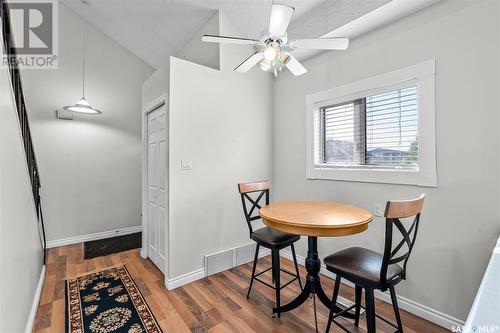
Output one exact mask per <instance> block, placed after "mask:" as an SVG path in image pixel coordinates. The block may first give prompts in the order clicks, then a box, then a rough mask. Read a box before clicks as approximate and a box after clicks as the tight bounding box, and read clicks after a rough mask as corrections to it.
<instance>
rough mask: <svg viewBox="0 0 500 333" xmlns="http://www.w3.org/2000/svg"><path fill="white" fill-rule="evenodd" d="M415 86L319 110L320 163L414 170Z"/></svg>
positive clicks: (415, 132)
mask: <svg viewBox="0 0 500 333" xmlns="http://www.w3.org/2000/svg"><path fill="white" fill-rule="evenodd" d="M417 121H418V103H417V87H416V86H415V85H413V84H412V85H410V86H409V87H407V88H401V89H395V90H394V89H391V90H389V91H387V92H384V93H378V94H376V95H370V96H367V97H363V98H358V99H355V100H353V101H348V102H344V103H341V104H336V105H329V106H325V107H322V108H321V110H320V122H321V132H320V133H319V134H320V135H321V146H322V147H321V148H322V149H321V152H322V156H321V162H320V163H321V164H326V165H339V166H346V167H347V166H366V167H371V166H375V167H380V166H383V167H386V168H389V167H392V168H404V169H411V170H418V126H417Z"/></svg>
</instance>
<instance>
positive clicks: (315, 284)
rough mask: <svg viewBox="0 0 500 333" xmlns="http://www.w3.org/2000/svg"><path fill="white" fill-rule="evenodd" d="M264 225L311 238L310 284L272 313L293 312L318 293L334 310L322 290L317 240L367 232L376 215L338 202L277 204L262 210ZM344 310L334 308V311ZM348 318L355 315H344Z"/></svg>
mask: <svg viewBox="0 0 500 333" xmlns="http://www.w3.org/2000/svg"><path fill="white" fill-rule="evenodd" d="M260 216H261V217H262V220H263V221H264V223H265V224H266V225H267V226H268V227H270V228H272V229H275V230H279V231H283V232H288V233H291V234H296V235H304V236H307V237H308V249H307V258H306V261H305V266H306V270H307V281H306V284H305V286H304V289H303V290H302V292H301V293H300V295H299V296H297V298H295V299H294V300H293V301H291V302H290V303H288V304H286V305H283V306H280V307H277V308H273V314H274V313H277V314H278V316H279V315H280V313H281V312H287V311H290V310H293V309H295V308H297V307H298V306H300V305H301V304H302V303H304V302H305V301H306V300H307V298H308V297H309V295H310V294H316V295H317V296H318V298H319V299H320V300H321V302H322V303H323V304H325V305H326V306H327V307H328V308H331V306H332V302H331V301H330V299H329V298H328V296H327V295H326V294H325V292H324V290H323V288H322V287H321V282H320V277H319V271H320V268H321V261H320V260H319V256H318V237H337V236H347V235H354V234H357V233H360V232H363V231H365V230H366V229H368V223H370V222H371V221H372V220H373V215H372V214H371V213H370V212H369V211H367V210H366V209H363V208H358V207H354V206H350V205H344V204H340V203H335V202H319V201H290V202H278V203H273V204H270V205H268V206H265V207H262V208H261V209H260ZM340 310H341V309H340V308H339V307H337V306H336V305H335V312H339V311H340ZM344 315H345V316H347V317H352V314H350V313H345V314H344Z"/></svg>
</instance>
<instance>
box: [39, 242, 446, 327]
mask: <svg viewBox="0 0 500 333" xmlns="http://www.w3.org/2000/svg"><path fill="white" fill-rule="evenodd" d="M120 264H125V265H126V267H127V269H128V270H129V272H130V274H131V275H132V278H133V279H134V281H135V282H136V284H137V286H138V287H139V289H140V290H141V292H142V293H143V295H144V296H145V298H146V301H147V303H148V304H149V306H150V308H151V310H152V311H153V313H154V315H155V317H156V319H157V320H158V323H159V324H160V326H161V328H162V329H163V331H164V332H165V333H178V332H190V331H191V332H207V331H208V332H259V333H260V332H314V315H313V303H312V300H310V299H309V300H308V301H307V302H306V303H305V304H303V305H302V306H301V307H299V308H298V309H295V310H293V311H291V312H288V313H285V314H282V316H281V318H279V319H273V318H272V317H271V312H272V310H271V309H272V307H273V302H274V291H273V290H272V289H270V288H268V287H266V286H264V285H262V284H260V283H258V282H255V283H254V286H253V288H252V293H251V296H250V299H249V300H247V299H246V293H247V288H248V283H249V279H250V276H251V265H250V264H245V265H242V266H239V267H237V268H234V269H231V270H229V271H225V272H222V273H219V274H216V275H212V276H210V277H207V278H204V279H202V280H199V281H196V282H193V283H191V284H188V285H185V286H183V287H180V288H177V289H175V290H173V291H168V290H167V289H166V288H165V286H164V280H163V275H162V273H161V272H160V271H159V270H158V269H157V268H156V266H154V265H153V264H152V263H151V261H149V260H144V259H142V258H141V257H140V255H139V250H131V251H127V252H122V253H118V254H113V255H109V256H106V257H98V258H93V259H87V260H84V259H83V249H82V244H78V245H70V246H63V247H59V248H53V249H50V251H49V257H48V264H47V273H46V277H45V284H44V287H43V291H42V296H41V301H40V305H39V307H38V313H37V317H36V321H35V332H43V333H47V332H58V333H59V332H60V333H63V332H64V314H65V313H64V302H65V298H64V280H65V279H66V278H69V277H74V276H79V275H83V274H85V273H88V272H94V271H99V270H103V269H106V268H107V267H112V266H116V265H120ZM269 265H270V259H269V258H263V259H260V260H259V266H258V268H257V269H258V270H259V269H260V270H262V269H264V268H267V267H268V266H269ZM282 266H283V267H284V268H287V269H288V270H293V268H292V267H293V266H292V264H291V262H290V261H288V260H285V259H282ZM301 269H302V271H301V273H302V277H303V279H304V276H305V271H304V270H303V267H301ZM266 278H267V279H269V281H270V280H271V278H270V275H267V276H266ZM288 278H289V276H288V275H286V274H283V276H282V278H281V280H282V281H283V280H286V279H288ZM286 281H287V280H286ZM322 281H323V284H324V285H325V287H326V290H327V293H328V295H331V292H332V286H333V281H332V280H331V279H328V278H326V277H324V278H322ZM298 292H299V287H298V284H297V283H292V284H291V285H289V286H288V287H287V288H285V289H283V290H282V297H281V301H282V304H285V303H287V302H288V301H290V300H292V299H293V298H294V297H295V296H296V295H297V294H298ZM341 295H342V296H344V297H346V298H348V299H351V300H352V299H353V291H352V289H351V288H349V287H347V286H343V288H342V290H341ZM317 306H318V325H319V331H320V332H324V330H325V326H326V319H327V316H328V311H327V308H326V307H324V306H323V305H322V304H319V302H317ZM376 307H377V313H378V314H380V315H383V316H385V317H386V318H390V319H391V320H393V318H394V316H393V312H392V307H391V306H390V305H389V304H386V303H384V302H381V301H377V303H376ZM402 319H403V324H404V325H405V332H408V333H409V332H426V333H427V332H449V331H447V330H445V329H443V328H440V327H438V326H436V325H434V324H432V323H430V322H427V321H425V320H423V319H420V318H418V317H416V316H414V315H412V314H409V313H406V312H404V311H403V312H402ZM340 321H341V322H342V323H343V324H345V325H346V326H347V327H348V328H349V329H350V330H351V331H352V332H365V327H366V326H365V322H364V318H363V316H362V320H361V323H360V327H359V328H356V327H354V325H352V323H350V321H348V320H343V319H341V320H340ZM378 331H380V332H393V331H394V329H392V327H390V326H389V325H387V324H386V323H384V322H382V321H381V320H377V332H378ZM331 332H342V330H341V329H340V328H339V327H337V326H333V327H332V329H331Z"/></svg>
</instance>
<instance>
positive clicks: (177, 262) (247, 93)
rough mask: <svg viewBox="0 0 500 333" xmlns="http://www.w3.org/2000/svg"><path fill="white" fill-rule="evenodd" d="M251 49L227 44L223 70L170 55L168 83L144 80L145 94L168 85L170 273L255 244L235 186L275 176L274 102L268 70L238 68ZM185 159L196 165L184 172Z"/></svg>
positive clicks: (224, 25) (227, 29)
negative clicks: (212, 255) (237, 70)
mask: <svg viewBox="0 0 500 333" xmlns="http://www.w3.org/2000/svg"><path fill="white" fill-rule="evenodd" d="M218 23H219V27H220V31H221V33H225V34H237V32H236V31H234V29H233V28H232V27H231V25H230V24H229V23H228V22H227V19H226V18H225V16H224V15H223V14H222V13H221V14H220V15H219V16H218ZM210 26H211V22H209V23H208V24H207V26H206V27H205V28H206V29H208V30H209V29H210ZM208 30H206V31H207V32H209V31H208ZM203 31H204V30H203V29H202V30H201V31H200V33H199V34H197V35H195V36H194V37H193V41H192V43H193V44H194V43H196V40H198V39H199V38H200V36H198V35H200V34H202V33H203ZM189 44H190V43H188V45H189ZM202 46H203V45H200V47H202ZM207 47H208V48H209V49H210V48H211V47H212V45H211V44H207ZM251 52H252V49H251V48H246V47H241V46H224V47H221V48H220V61H221V63H220V67H221V70H220V71H219V70H216V69H212V68H209V67H205V66H202V65H199V64H195V63H192V62H188V61H185V60H181V59H178V58H174V57H171V58H170V62H169V64H168V68H169V73H170V82H169V84H165V83H163V82H161V80H158V77H153V79H149V80H148V82H147V83H146V84H145V85H144V87H146V88H147V89H146V90H147V91H146V94H145V95H144V96H146V98H147V96H154V95H155V94H152V93H151V91H153V90H155V88H154V87H159V86H162V87H168V86H169V101H168V102H169V110H168V112H169V132H170V136H169V145H170V151H169V160H170V172H169V181H170V184H169V186H170V188H169V198H170V202H169V209H170V215H169V220H170V233H169V239H168V247H169V252H170V253H169V258H170V261H169V267H168V272H169V278H174V277H177V276H180V275H182V274H186V273H190V272H193V271H196V270H199V269H202V268H203V258H204V255H206V254H209V253H213V252H215V251H218V250H222V249H227V248H230V247H234V246H237V245H241V244H244V243H248V242H249V238H248V229H247V226H246V224H245V221H244V218H243V213H242V208H241V201H240V198H239V194H238V192H237V186H236V184H237V183H238V182H241V181H251V180H260V179H268V178H269V177H270V176H271V106H272V105H271V101H272V96H271V92H272V81H271V77H270V76H269V75H266V74H265V73H262V72H260V71H258V70H254V71H252V72H250V73H248V74H246V75H242V74H239V73H235V72H233V70H232V69H233V68H234V67H235V66H236V65H237V64H239V63H240V62H241V61H242V60H244V59H246V57H248V55H249V54H250V53H251ZM162 71H163V72H164V73H165V72H166V71H165V70H162ZM156 75H157V74H156V73H155V76H156ZM151 81H154V83H153V84H151ZM150 87H153V88H152V89H151V88H150ZM143 90H144V89H143ZM160 90H161V89H160ZM160 90H158V89H157V92H156V94H157V95H156V96H154V97H150V98H152V99H153V100H154V98H157V97H158V96H159V95H160V94H161V91H160ZM143 104H145V105H148V102H144V101H143ZM181 160H190V161H192V163H193V170H191V171H182V170H180V163H181Z"/></svg>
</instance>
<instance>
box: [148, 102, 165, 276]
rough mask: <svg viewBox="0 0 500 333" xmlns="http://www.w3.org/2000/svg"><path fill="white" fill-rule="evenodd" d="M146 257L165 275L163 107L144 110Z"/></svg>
mask: <svg viewBox="0 0 500 333" xmlns="http://www.w3.org/2000/svg"><path fill="white" fill-rule="evenodd" d="M147 125H148V159H147V160H148V175H147V179H148V206H147V207H148V208H147V209H148V211H147V219H148V230H147V242H148V244H147V249H148V257H149V258H150V259H151V261H153V263H154V264H155V265H156V266H157V267H158V268H159V269H160V270H161V271H162V272H163V273H164V274H165V268H166V244H165V239H166V234H165V228H166V224H167V205H166V203H167V189H166V187H167V184H166V180H167V147H168V145H167V110H166V107H165V105H163V106H161V107H160V108H158V109H156V110H154V111H152V112H150V113H148V124H147Z"/></svg>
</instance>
